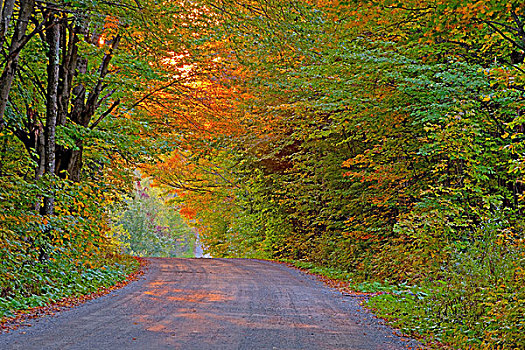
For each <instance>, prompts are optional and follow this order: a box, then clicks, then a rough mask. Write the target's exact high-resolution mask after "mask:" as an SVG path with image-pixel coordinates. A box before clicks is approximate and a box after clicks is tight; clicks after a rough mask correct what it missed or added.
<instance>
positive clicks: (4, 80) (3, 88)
mask: <svg viewBox="0 0 525 350" xmlns="http://www.w3.org/2000/svg"><path fill="white" fill-rule="evenodd" d="M9 1H11V0H7V2H6V4H5V6H4V9H6V6H7V5H8V2H9ZM34 8H35V0H21V1H20V16H19V18H18V21H17V24H16V27H15V32H14V34H13V37H12V40H11V45H10V47H9V53H8V56H7V60H6V63H5V66H4V70H3V72H2V75H1V76H0V131H2V130H3V129H4V127H5V121H4V113H5V109H6V106H7V100H8V97H9V91H11V84H12V83H13V79H14V77H15V75H16V72H17V69H18V59H19V57H20V49H21V47H22V45H23V40H24V36H25V33H26V30H27V24H28V22H29V18H30V17H31V14H32V13H33V10H34ZM3 12H4V11H2V25H4V26H5V28H7V26H8V22H7V18H4V13H3ZM6 15H7V14H6ZM4 20H6V23H5V24H4ZM4 35H5V34H4ZM2 40H3V39H2Z"/></svg>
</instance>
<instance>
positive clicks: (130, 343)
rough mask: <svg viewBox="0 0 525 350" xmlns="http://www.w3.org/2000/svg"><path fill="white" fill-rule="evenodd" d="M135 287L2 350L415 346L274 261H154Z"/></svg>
mask: <svg viewBox="0 0 525 350" xmlns="http://www.w3.org/2000/svg"><path fill="white" fill-rule="evenodd" d="M148 260H149V262H150V264H149V266H148V270H147V271H146V273H145V275H144V276H143V277H142V278H141V279H139V280H138V281H135V282H133V283H131V284H129V285H128V286H126V287H124V288H122V289H120V290H117V291H114V292H112V293H110V294H108V295H106V296H103V297H100V298H98V299H95V300H91V301H89V302H87V303H86V304H84V305H82V306H80V307H76V308H73V309H69V310H65V311H62V312H60V313H58V314H57V315H54V316H46V317H43V318H40V319H37V320H35V321H34V322H33V324H32V326H31V327H22V328H20V329H18V330H16V331H12V332H11V333H7V334H0V349H2V350H8V349H23V350H30V349H39V350H41V349H52V350H57V349H83V350H96V349H98V350H120V349H141V350H147V349H181V350H191V349H198V350H206V349H254V350H255V349H256V350H262V349H270V350H273V349H279V350H281V349H282V350H284V349H305V350H320V349H363V350H365V349H366V350H372V349H374V350H393V349H411V348H415V347H416V346H417V343H416V342H414V341H409V340H407V339H401V338H399V337H397V336H395V335H394V334H393V332H392V330H391V329H390V328H388V327H387V326H385V325H382V324H381V323H380V322H379V321H377V320H376V319H375V318H374V317H373V316H372V315H371V314H370V313H368V312H367V311H365V310H363V308H362V307H360V305H359V301H358V300H356V299H355V298H353V297H348V296H343V295H341V294H340V293H339V292H337V291H335V290H332V289H330V288H328V287H326V286H325V285H323V284H322V283H321V282H319V281H318V280H316V279H315V278H314V277H312V276H308V275H305V274H303V273H302V272H300V271H297V270H295V269H292V268H289V267H286V266H284V265H282V264H276V263H272V262H267V261H259V260H247V259H169V258H152V259H148Z"/></svg>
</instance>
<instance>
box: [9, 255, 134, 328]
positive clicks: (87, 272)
mask: <svg viewBox="0 0 525 350" xmlns="http://www.w3.org/2000/svg"><path fill="white" fill-rule="evenodd" d="M97 265H98V266H90V267H88V266H84V265H77V264H75V262H74V261H72V260H68V259H56V258H54V259H49V260H47V261H43V262H38V261H26V262H24V263H23V264H20V265H14V266H8V265H6V264H3V265H1V267H0V276H1V277H2V278H1V279H0V319H2V318H5V317H12V316H14V312H15V311H16V310H23V309H29V308H34V307H39V306H45V305H47V304H50V303H53V302H56V301H59V300H61V299H64V298H68V297H74V296H79V295H84V294H89V293H92V292H95V291H97V290H98V289H99V288H101V287H110V286H113V285H115V284H116V283H118V282H121V281H123V280H125V279H126V277H127V275H129V274H130V273H132V272H134V271H136V270H137V269H138V268H139V262H138V261H137V260H135V259H133V258H131V257H128V256H120V255H114V256H111V257H107V258H106V259H105V260H104V261H103V262H100V264H97Z"/></svg>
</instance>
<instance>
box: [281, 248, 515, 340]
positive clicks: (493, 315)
mask: <svg viewBox="0 0 525 350" xmlns="http://www.w3.org/2000/svg"><path fill="white" fill-rule="evenodd" d="M505 249H506V251H505V252H504V254H502V255H501V256H499V258H500V259H499V260H492V261H491V262H490V264H489V260H479V259H477V255H476V254H472V251H470V252H455V254H456V256H455V259H454V260H453V264H452V266H454V268H450V269H448V271H446V272H445V273H443V274H442V276H443V278H442V279H434V280H431V279H429V280H425V281H419V282H418V285H415V284H414V285H409V284H406V283H389V282H388V281H383V282H379V281H373V280H372V281H360V278H359V275H358V274H357V273H352V272H349V271H344V270H339V269H337V268H333V267H321V266H318V265H315V264H313V263H310V262H304V261H293V260H286V261H285V262H287V263H289V264H291V265H293V266H295V267H297V268H300V269H303V270H306V271H307V272H309V273H312V274H316V275H319V276H320V277H321V279H323V280H324V281H325V282H326V283H327V284H329V285H331V286H332V287H335V288H338V289H339V290H341V291H342V292H343V293H347V292H348V291H356V292H360V293H369V294H368V296H367V297H366V298H364V304H365V305H366V306H367V307H368V308H369V309H371V310H372V311H373V312H374V313H375V314H376V315H377V316H378V317H380V318H383V319H385V320H387V321H388V322H389V323H390V324H391V325H392V326H393V327H394V328H397V329H399V330H400V331H401V332H402V333H403V334H407V335H410V336H412V337H414V338H417V339H418V340H420V341H421V342H422V343H423V344H424V345H425V346H426V347H427V348H429V349H483V350H496V349H497V350H504V349H513V350H514V349H525V288H523V285H524V284H523V283H524V281H523V270H522V269H521V268H520V266H521V263H523V256H522V255H520V254H521V253H522V252H521V251H516V252H510V251H509V248H508V247H505ZM520 259H521V260H520ZM459 262H461V263H459ZM492 263H494V264H496V265H497V266H494V265H491V264H492ZM498 269H499V270H500V271H501V274H499V275H498V274H497V273H495V272H494V271H495V270H498ZM490 271H492V273H491V272H490ZM495 275H497V276H496V279H495V280H491V279H490V278H488V277H490V276H492V277H494V276H495Z"/></svg>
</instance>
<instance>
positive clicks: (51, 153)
mask: <svg viewBox="0 0 525 350" xmlns="http://www.w3.org/2000/svg"><path fill="white" fill-rule="evenodd" d="M50 21H51V23H50V24H51V26H50V27H49V29H48V30H47V31H46V41H47V44H48V45H49V51H48V55H47V56H48V60H49V63H48V66H47V96H46V97H47V105H46V128H45V137H46V143H45V159H46V164H45V172H46V174H48V175H53V174H54V173H55V151H56V140H55V132H56V124H57V113H58V73H59V65H60V22H59V20H58V17H57V14H54V15H52V16H51V18H50ZM54 202H55V199H54V197H53V196H46V197H45V198H44V215H53V211H54Z"/></svg>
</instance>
